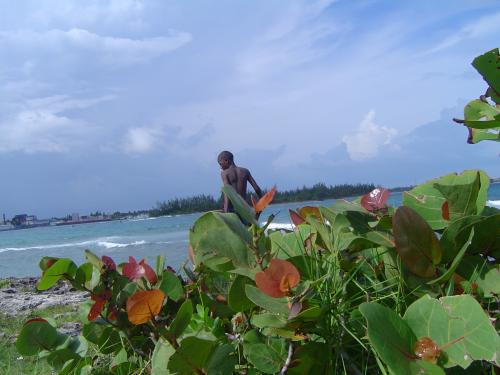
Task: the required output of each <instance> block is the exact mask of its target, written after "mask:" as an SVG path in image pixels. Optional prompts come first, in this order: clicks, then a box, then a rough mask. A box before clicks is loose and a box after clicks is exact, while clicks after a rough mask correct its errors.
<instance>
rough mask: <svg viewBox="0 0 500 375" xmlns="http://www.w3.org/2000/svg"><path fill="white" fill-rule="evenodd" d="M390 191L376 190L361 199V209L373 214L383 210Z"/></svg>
mask: <svg viewBox="0 0 500 375" xmlns="http://www.w3.org/2000/svg"><path fill="white" fill-rule="evenodd" d="M389 194H390V191H389V190H387V189H384V188H380V189H379V188H377V189H374V190H372V191H371V192H369V193H368V194H365V195H363V196H362V197H361V207H363V208H364V209H365V210H367V211H370V212H374V211H378V210H381V209H383V208H385V206H386V203H387V199H389Z"/></svg>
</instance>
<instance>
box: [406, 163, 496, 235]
mask: <svg viewBox="0 0 500 375" xmlns="http://www.w3.org/2000/svg"><path fill="white" fill-rule="evenodd" d="M478 172H479V175H480V188H479V192H478V195H477V200H476V208H477V214H478V215H479V214H481V212H482V211H483V209H484V206H485V204H486V200H487V196H488V187H489V184H490V182H489V177H488V175H487V174H486V173H484V172H483V171H477V170H467V171H464V172H462V173H461V174H456V173H451V174H448V175H446V176H442V177H440V178H436V179H433V180H429V181H427V182H426V183H424V184H421V185H418V186H416V187H414V188H413V189H411V190H410V191H407V192H404V193H403V205H405V206H408V207H410V208H412V209H414V210H415V211H417V213H418V214H419V215H420V216H422V217H423V218H424V219H425V220H426V221H427V222H428V223H429V225H430V226H431V228H432V229H443V228H445V227H447V226H448V224H449V221H448V220H445V219H444V218H443V213H442V206H443V203H444V202H445V201H446V198H445V197H444V196H443V194H442V193H441V192H440V191H439V190H438V189H437V188H436V187H435V184H440V185H467V184H470V183H473V182H474V180H475V179H476V176H477V173H478Z"/></svg>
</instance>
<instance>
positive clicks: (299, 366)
mask: <svg viewBox="0 0 500 375" xmlns="http://www.w3.org/2000/svg"><path fill="white" fill-rule="evenodd" d="M328 352H329V348H328V345H326V344H324V343H320V342H309V343H307V344H305V345H301V346H299V347H298V348H297V349H296V350H295V351H294V353H293V357H292V365H291V367H289V369H288V371H287V374H288V375H303V374H327V373H328V371H327V369H326V367H327V365H328V361H327V360H326V358H328Z"/></svg>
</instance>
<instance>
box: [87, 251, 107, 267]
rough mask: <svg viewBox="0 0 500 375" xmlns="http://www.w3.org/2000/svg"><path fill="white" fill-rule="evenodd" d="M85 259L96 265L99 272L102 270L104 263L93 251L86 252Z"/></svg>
mask: <svg viewBox="0 0 500 375" xmlns="http://www.w3.org/2000/svg"><path fill="white" fill-rule="evenodd" d="M85 259H87V262H89V263H90V264H92V265H94V266H95V268H97V269H98V270H101V269H102V266H103V263H102V260H101V258H99V257H98V256H97V255H95V254H94V253H93V252H92V251H90V250H85Z"/></svg>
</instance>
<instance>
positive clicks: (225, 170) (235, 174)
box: [217, 151, 262, 212]
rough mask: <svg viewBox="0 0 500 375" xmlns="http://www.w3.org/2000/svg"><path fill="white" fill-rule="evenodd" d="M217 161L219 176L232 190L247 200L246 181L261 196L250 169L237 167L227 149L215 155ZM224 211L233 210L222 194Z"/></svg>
mask: <svg viewBox="0 0 500 375" xmlns="http://www.w3.org/2000/svg"><path fill="white" fill-rule="evenodd" d="M217 161H218V162H219V165H220V167H221V169H222V171H221V173H220V176H221V178H222V183H223V184H224V185H231V186H232V187H233V188H234V190H236V192H237V193H238V194H239V195H240V196H241V197H242V198H243V199H244V200H245V201H247V182H250V185H252V187H253V189H254V190H255V193H256V194H257V195H258V197H259V198H260V197H262V190H260V187H259V185H257V183H256V182H255V180H254V179H253V177H252V175H251V174H250V171H249V170H248V169H246V168H242V167H237V166H236V165H235V164H234V160H233V154H232V153H230V152H229V151H222V152H221V153H220V154H219V156H218V157H217ZM223 209H224V212H234V209H233V205H232V204H231V201H230V200H229V199H228V197H227V196H226V195H224V208H223Z"/></svg>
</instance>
